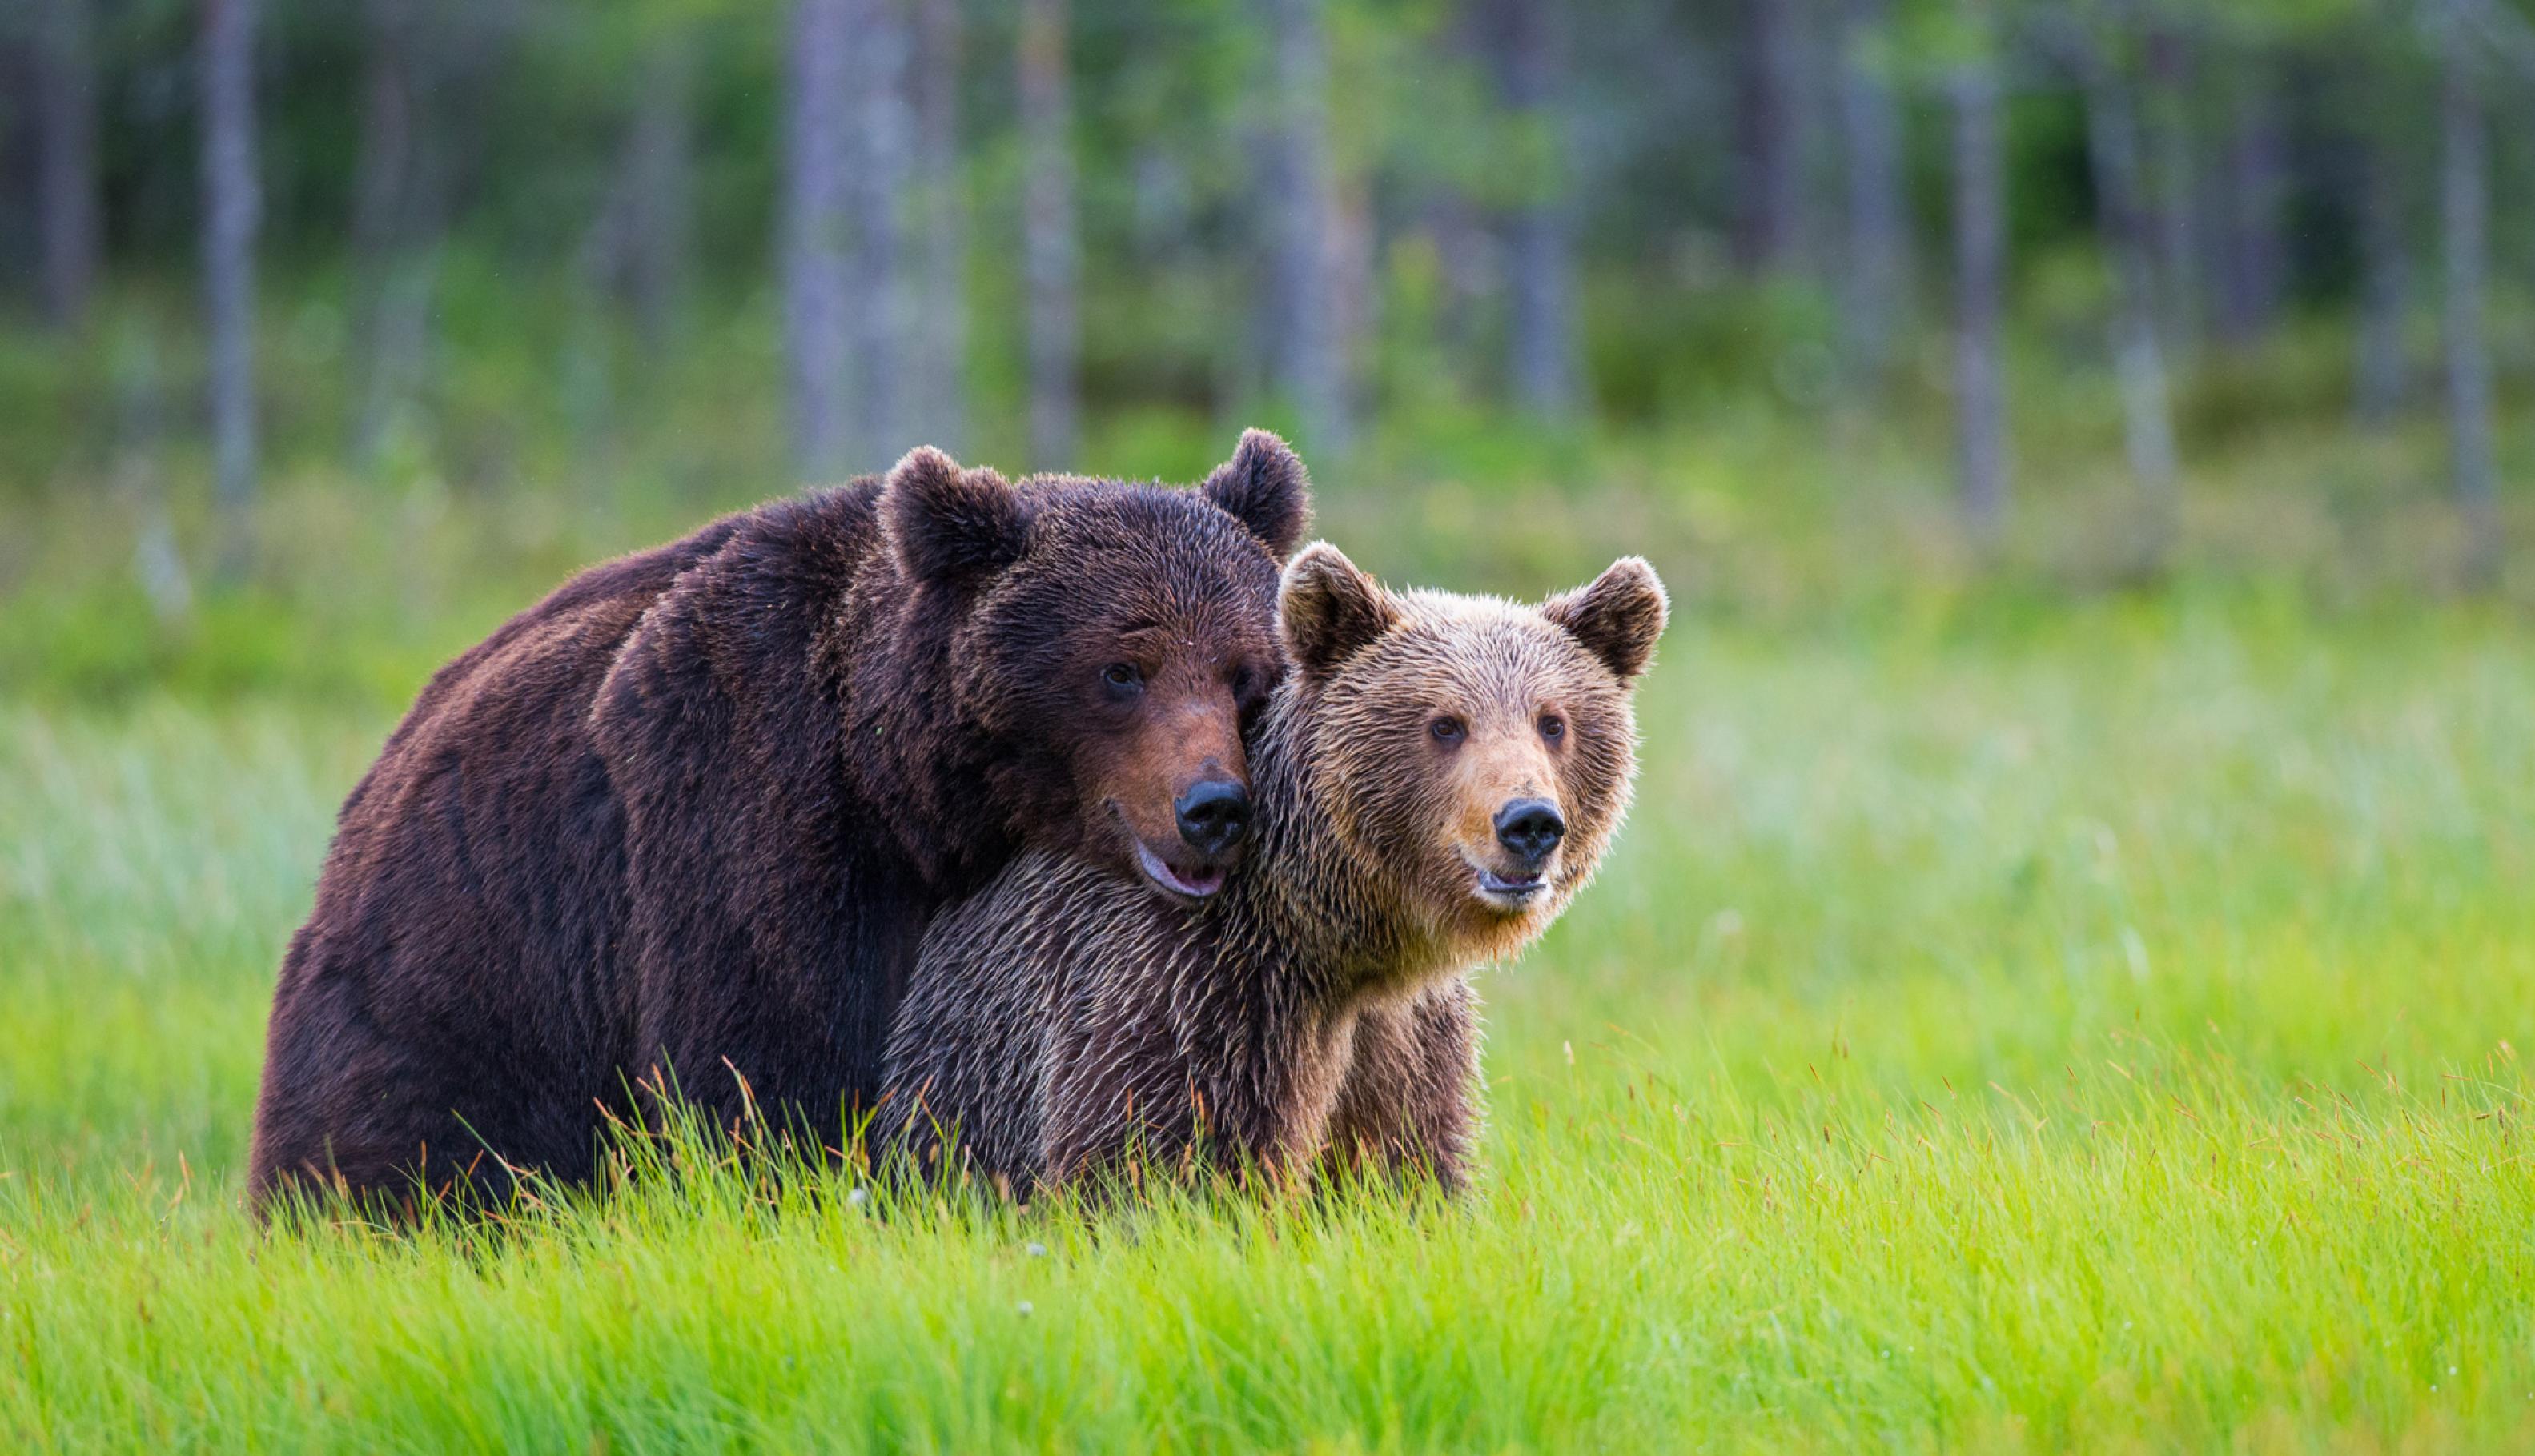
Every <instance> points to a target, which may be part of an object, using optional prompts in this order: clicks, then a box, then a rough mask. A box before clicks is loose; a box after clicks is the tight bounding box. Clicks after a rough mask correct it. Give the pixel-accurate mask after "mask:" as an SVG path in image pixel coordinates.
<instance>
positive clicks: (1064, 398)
mask: <svg viewBox="0 0 2535 1456" xmlns="http://www.w3.org/2000/svg"><path fill="white" fill-rule="evenodd" d="M1065 11H1066V0H1021V19H1020V56H1019V67H1020V75H1019V78H1018V82H1019V89H1020V123H1021V148H1022V165H1023V167H1024V169H1025V172H1026V175H1024V176H1023V177H1022V179H1021V273H1022V274H1023V277H1024V279H1025V283H1026V286H1027V290H1028V294H1029V300H1028V313H1029V463H1030V468H1031V469H1033V470H1071V469H1074V468H1075V467H1076V455H1077V453H1078V452H1079V451H1080V450H1081V448H1082V442H1081V440H1080V438H1079V437H1080V431H1081V428H1082V426H1081V418H1080V416H1081V402H1080V398H1079V396H1078V390H1079V385H1078V383H1077V372H1078V371H1079V370H1080V368H1081V361H1082V332H1081V331H1082V324H1081V319H1082V314H1081V308H1080V304H1079V302H1078V300H1077V293H1076V290H1077V288H1078V287H1079V279H1078V273H1080V269H1081V260H1080V258H1079V256H1078V255H1077V253H1076V251H1075V236H1074V227H1075V220H1074V100H1073V94H1072V91H1073V82H1072V75H1071V67H1070V66H1069V64H1068V62H1067V57H1066V40H1067V35H1066V29H1067V28H1066V13H1065Z"/></svg>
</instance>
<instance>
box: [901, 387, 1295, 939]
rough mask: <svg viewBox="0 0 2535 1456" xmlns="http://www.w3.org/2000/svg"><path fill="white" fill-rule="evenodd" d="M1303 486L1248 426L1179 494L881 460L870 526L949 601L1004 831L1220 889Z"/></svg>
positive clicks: (1272, 665)
mask: <svg viewBox="0 0 2535 1456" xmlns="http://www.w3.org/2000/svg"><path fill="white" fill-rule="evenodd" d="M1309 491H1310V485H1309V481H1308V479H1307V477H1306V475H1305V473H1304V470H1303V464H1302V461H1301V460H1299V459H1297V458H1296V457H1295V455H1294V453H1293V452H1292V451H1291V450H1288V449H1287V448H1286V447H1285V444H1284V442H1282V441H1280V440H1278V439H1277V438H1276V437H1275V436H1273V435H1269V434H1268V433H1266V432H1265V431H1260V430H1253V431H1250V432H1248V433H1247V434H1244V435H1243V436H1242V437H1241V445H1240V448H1239V450H1238V451H1236V452H1235V454H1234V455H1233V457H1232V458H1231V460H1229V461H1228V462H1226V463H1225V464H1224V465H1222V466H1221V467H1220V468H1218V469H1216V470H1215V472H1214V473H1213V474H1212V475H1211V476H1209V477H1208V478H1207V479H1206V482H1205V483H1204V484H1202V485H1200V486H1198V487H1196V488H1195V489H1191V490H1174V489H1169V488H1166V487H1162V486H1159V485H1130V484H1123V483H1120V482H1117V481H1096V480H1083V479H1078V478H1074V477H1070V476H1039V477H1032V478H1029V479H1025V480H1022V481H1020V482H1019V483H1018V484H1015V483H1008V482H1007V481H1005V479H1004V478H1003V477H1002V476H1000V475H997V474H996V473H995V472H993V471H991V470H962V469H960V468H959V466H958V465H957V464H955V463H954V462H953V461H952V460H951V458H950V457H949V456H948V455H943V454H942V453H941V452H939V451H932V450H919V451H916V452H914V453H913V454H911V455H908V456H907V457H906V458H905V459H904V460H903V461H901V462H900V463H899V464H898V466H897V469H896V470H894V471H893V472H892V473H891V475H890V478H889V483H888V486H887V488H886V490H885V491H884V494H883V496H882V520H883V525H884V529H885V530H886V531H887V533H888V535H889V539H890V542H891V546H892V548H893V550H894V551H895V552H896V553H897V561H898V565H899V568H900V570H901V571H902V572H903V573H904V574H905V576H906V577H907V578H908V579H909V580H910V581H912V582H913V583H915V585H916V587H917V589H918V590H919V591H923V592H933V593H939V594H940V596H941V598H942V600H943V602H944V603H945V607H946V609H947V610H948V611H949V612H950V613H952V614H953V615H954V616H955V617H956V625H955V626H954V627H953V629H952V630H951V632H950V634H949V637H948V642H947V645H948V656H949V660H948V661H947V662H944V663H942V664H940V670H942V671H945V672H947V673H949V674H950V675H951V677H952V689H953V691H952V694H951V698H952V704H953V710H954V712H955V713H956V714H957V716H958V719H959V726H960V727H961V728H963V729H965V730H967V731H968V733H969V734H970V735H971V736H972V738H973V740H974V742H975V743H976V744H977V750H976V755H975V758H974V762H975V763H976V764H977V766H978V772H979V773H980V774H981V775H982V776H983V777H984V778H985V779H986V780H987V782H986V784H985V787H987V788H989V789H991V791H992V795H991V797H992V798H993V800H994V801H995V803H996V806H997V808H998V809H999V810H1001V811H1002V812H1003V813H1004V814H1005V815H1006V817H1007V819H1008V820H1009V822H1008V824H1007V825H1006V829H1007V832H1008V833H1009V834H1010V835H1011V837H1012V838H1013V839H1014V840H1016V841H1018V842H1023V843H1029V844H1035V845H1043V846H1046V847H1049V848H1052V849H1058V850H1062V851H1066V852H1069V853H1073V854H1077V855H1082V856H1085V857H1088V858H1092V859H1096V860H1100V861H1104V862H1107V863H1110V864H1113V865H1115V866H1116V867H1117V868H1118V869H1119V870H1120V871H1121V872H1122V873H1125V874H1129V875H1138V876H1141V877H1143V878H1144V880H1147V881H1148V882H1150V883H1151V884H1152V885H1153V886H1155V887H1156V888H1158V889H1160V890H1161V891H1163V892H1164V893H1166V894H1168V895H1171V896H1174V897H1179V898H1187V899H1202V898H1204V897H1206V896H1207V895H1210V894H1212V893H1213V892H1214V891H1215V890H1216V889H1218V888H1220V887H1221V886H1222V884H1223V881H1224V876H1225V874H1226V872H1227V871H1228V870H1230V869H1231V867H1232V866H1233V865H1234V864H1235V863H1236V862H1237V861H1238V860H1239V858H1240V854H1241V849H1242V845H1243V841H1244V839H1245V837H1246V835H1247V833H1248V829H1249V825H1250V819H1251V812H1250V799H1249V792H1250V769H1249V761H1248V758H1247V757H1246V755H1245V753H1244V749H1243V733H1244V731H1245V729H1246V728H1247V727H1248V726H1249V724H1250V723H1251V722H1252V720H1253V719H1254V717H1255V716H1256V714H1257V713H1258V711H1259V709H1260V707H1261V706H1262V705H1263V704H1265V703H1266V701H1267V700H1268V695H1269V693H1270V692H1271V690H1273V689H1274V687H1275V686H1276V684H1277V682H1278V680H1279V679H1280V678H1281V677H1282V676H1283V672H1284V659H1283V655H1282V653H1281V651H1280V650H1279V644H1278V639H1277V637H1276V626H1275V607H1276V583H1277V569H1278V566H1279V564H1280V563H1281V562H1282V561H1283V560H1284V558H1285V556H1286V554H1287V553H1289V552H1291V551H1292V550H1293V548H1294V543H1295V541H1296V540H1297V539H1299V538H1300V537H1301V535H1302V532H1303V527H1304V523H1305V521H1306V520H1307V519H1308V517H1309V514H1310V496H1309Z"/></svg>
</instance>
